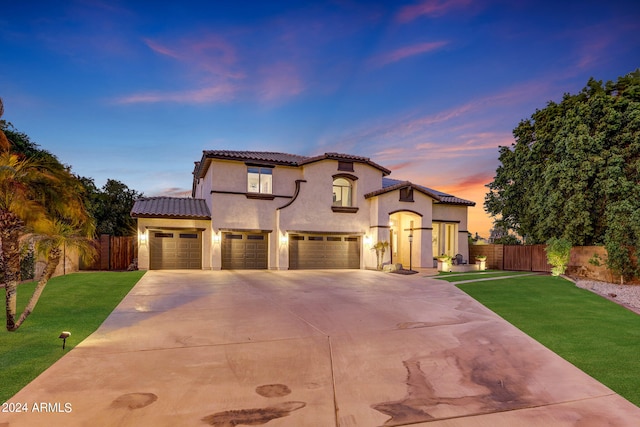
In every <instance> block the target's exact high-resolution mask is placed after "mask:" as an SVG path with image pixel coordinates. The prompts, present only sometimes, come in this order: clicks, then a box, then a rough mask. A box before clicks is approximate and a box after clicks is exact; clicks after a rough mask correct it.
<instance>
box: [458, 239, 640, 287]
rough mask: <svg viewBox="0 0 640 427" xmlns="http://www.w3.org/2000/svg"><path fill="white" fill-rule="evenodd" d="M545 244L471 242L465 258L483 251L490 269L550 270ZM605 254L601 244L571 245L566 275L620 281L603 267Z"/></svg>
mask: <svg viewBox="0 0 640 427" xmlns="http://www.w3.org/2000/svg"><path fill="white" fill-rule="evenodd" d="M545 248H546V245H524V246H523V245H471V246H469V259H471V260H473V259H474V258H475V257H476V256H477V255H485V256H486V257H487V268H490V269H494V270H513V271H535V272H551V265H549V264H548V263H547V254H546V252H545ZM607 257H608V255H607V250H606V249H605V248H604V247H602V246H574V247H573V248H571V255H570V259H569V265H568V266H567V271H566V273H567V274H568V275H570V276H576V277H583V278H587V279H595V280H601V281H605V282H613V283H620V276H619V275H617V274H614V273H613V272H612V271H611V270H609V268H608V267H607V264H606V260H607ZM633 262H636V261H635V260H633ZM626 283H635V284H640V278H638V277H636V278H633V280H631V281H627V282H626Z"/></svg>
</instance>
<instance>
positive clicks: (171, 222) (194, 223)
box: [138, 218, 212, 270]
mask: <svg viewBox="0 0 640 427" xmlns="http://www.w3.org/2000/svg"><path fill="white" fill-rule="evenodd" d="M160 228H163V229H164V228H175V229H192V230H193V229H202V230H203V231H202V269H203V270H210V269H211V268H212V265H211V248H212V233H211V221H209V220H201V219H172V218H138V242H139V243H138V268H139V269H140V270H148V269H149V231H148V230H153V229H160ZM143 235H144V236H145V238H144V239H141V238H140V237H141V236H143ZM142 240H144V241H145V243H142V242H141V241H142Z"/></svg>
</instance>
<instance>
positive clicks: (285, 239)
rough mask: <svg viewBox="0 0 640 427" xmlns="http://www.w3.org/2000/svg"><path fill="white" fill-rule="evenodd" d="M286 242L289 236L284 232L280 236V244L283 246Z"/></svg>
mask: <svg viewBox="0 0 640 427" xmlns="http://www.w3.org/2000/svg"><path fill="white" fill-rule="evenodd" d="M287 243H289V236H287V235H286V234H283V235H282V236H280V246H285V245H286V244H287Z"/></svg>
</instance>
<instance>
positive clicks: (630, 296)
mask: <svg viewBox="0 0 640 427" xmlns="http://www.w3.org/2000/svg"><path fill="white" fill-rule="evenodd" d="M574 282H575V284H576V286H577V287H579V288H583V289H587V290H589V291H591V292H594V293H596V294H598V295H602V296H603V297H605V298H607V299H610V300H611V301H614V302H617V303H618V304H620V305H623V306H625V307H627V308H630V309H632V310H633V311H635V312H636V313H639V314H640V286H638V285H616V284H614V283H607V282H599V281H597V280H587V279H574Z"/></svg>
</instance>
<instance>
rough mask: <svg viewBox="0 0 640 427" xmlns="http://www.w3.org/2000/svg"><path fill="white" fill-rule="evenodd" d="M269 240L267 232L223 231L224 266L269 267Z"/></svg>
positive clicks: (238, 267)
mask: <svg viewBox="0 0 640 427" xmlns="http://www.w3.org/2000/svg"><path fill="white" fill-rule="evenodd" d="M268 241H269V238H268V235H267V233H240V232H238V233H235V232H229V233H222V268H223V269H225V270H247V269H265V268H267V253H268Z"/></svg>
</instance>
